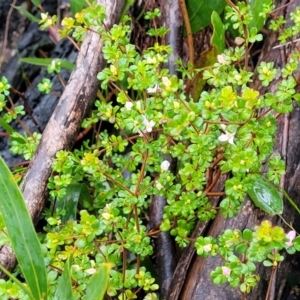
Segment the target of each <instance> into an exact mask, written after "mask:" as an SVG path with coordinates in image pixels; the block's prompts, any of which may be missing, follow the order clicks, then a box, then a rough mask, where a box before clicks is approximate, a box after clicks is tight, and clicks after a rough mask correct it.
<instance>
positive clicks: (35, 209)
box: [0, 0, 125, 277]
mask: <svg viewBox="0 0 300 300" xmlns="http://www.w3.org/2000/svg"><path fill="white" fill-rule="evenodd" d="M97 4H98V5H101V6H104V7H105V8H106V19H105V21H104V23H105V25H106V27H107V28H111V27H112V26H113V24H115V23H116V22H118V20H119V18H120V16H121V12H122V9H123V7H124V4H125V0H114V1H111V0H97ZM102 46H103V44H102V42H101V41H100V36H99V34H97V33H95V32H92V31H89V32H87V34H86V36H85V38H84V41H83V43H82V45H81V48H80V51H79V54H78V58H77V62H76V68H75V70H74V71H73V72H72V74H71V77H70V79H69V82H68V84H67V86H66V88H65V90H64V92H63V94H62V96H61V98H60V100H59V103H58V105H57V107H56V108H55V111H54V112H53V114H52V117H51V119H50V120H49V122H48V124H47V126H46V128H45V130H44V133H43V137H42V140H41V142H40V144H39V147H38V149H37V151H36V153H35V155H34V157H33V159H32V161H31V164H30V166H29V169H28V171H27V173H26V175H25V177H24V179H23V182H22V184H21V190H22V192H23V195H24V197H25V200H26V204H27V207H28V210H29V212H30V214H31V217H32V219H33V222H34V223H37V221H38V219H39V217H40V214H41V212H42V210H43V208H44V205H45V202H46V196H47V182H48V178H49V176H50V174H51V165H52V162H53V160H54V158H55V155H56V153H57V152H58V151H59V150H62V149H70V148H71V147H72V145H73V143H74V141H75V138H76V136H77V134H78V131H79V129H80V125H81V122H82V120H83V118H84V116H85V115H86V113H87V112H88V111H89V109H90V108H91V105H92V104H93V101H94V99H95V96H96V93H97V89H98V87H99V82H98V80H97V73H98V72H99V71H100V70H101V69H103V68H104V67H105V61H104V59H103V55H102V53H101V51H102ZM0 263H1V265H2V266H4V267H5V268H6V269H8V270H12V268H13V267H14V266H15V263H16V259H15V256H14V255H13V252H12V250H11V249H10V247H9V246H8V245H5V246H3V247H2V249H1V251H0ZM0 277H4V274H3V273H1V272H0Z"/></svg>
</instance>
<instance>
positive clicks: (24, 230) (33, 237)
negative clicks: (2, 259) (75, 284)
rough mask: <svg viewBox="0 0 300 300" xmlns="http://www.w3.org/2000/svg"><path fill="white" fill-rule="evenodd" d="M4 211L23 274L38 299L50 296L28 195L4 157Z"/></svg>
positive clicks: (0, 169) (0, 178)
mask: <svg viewBox="0 0 300 300" xmlns="http://www.w3.org/2000/svg"><path fill="white" fill-rule="evenodd" d="M0 191H1V192H0V211H1V213H2V215H3V219H4V223H5V226H6V228H7V231H8V235H9V238H10V243H11V247H12V249H13V250H14V252H15V254H16V257H17V260H18V262H19V266H20V268H21V270H22V273H23V276H24V278H25V280H26V283H27V284H28V287H29V289H30V290H31V293H32V295H33V296H34V299H36V300H40V299H44V300H46V299H47V276H46V267H45V264H44V258H43V253H42V249H41V244H40V242H39V240H38V237H37V234H36V232H35V229H34V226H33V223H32V220H31V217H30V215H29V212H28V210H27V207H26V204H25V201H24V198H23V195H22V193H21V192H20V190H19V188H18V185H17V184H16V182H15V180H14V178H13V176H12V174H11V172H10V170H9V168H8V167H7V165H6V164H5V162H4V161H3V159H2V158H1V157H0Z"/></svg>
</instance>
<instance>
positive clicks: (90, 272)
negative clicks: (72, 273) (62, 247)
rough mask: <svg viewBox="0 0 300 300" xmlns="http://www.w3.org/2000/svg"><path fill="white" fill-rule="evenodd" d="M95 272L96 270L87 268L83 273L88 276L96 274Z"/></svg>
mask: <svg viewBox="0 0 300 300" xmlns="http://www.w3.org/2000/svg"><path fill="white" fill-rule="evenodd" d="M96 271H97V270H96V269H95V268H89V269H87V270H85V272H87V273H88V274H90V275H92V274H94V273H96Z"/></svg>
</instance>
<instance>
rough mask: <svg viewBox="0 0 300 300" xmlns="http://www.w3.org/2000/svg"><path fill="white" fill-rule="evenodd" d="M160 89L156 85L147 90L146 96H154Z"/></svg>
mask: <svg viewBox="0 0 300 300" xmlns="http://www.w3.org/2000/svg"><path fill="white" fill-rule="evenodd" d="M160 91H161V89H160V87H159V85H158V84H156V85H155V86H154V87H153V88H147V93H148V94H154V93H157V92H160Z"/></svg>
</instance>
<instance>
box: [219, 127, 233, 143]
mask: <svg viewBox="0 0 300 300" xmlns="http://www.w3.org/2000/svg"><path fill="white" fill-rule="evenodd" d="M221 127H222V129H223V130H224V131H225V133H222V134H221V135H220V136H219V137H218V140H219V141H220V142H228V143H229V144H231V145H233V144H234V143H233V140H234V136H235V134H236V131H235V132H233V133H231V132H228V131H226V125H224V124H221Z"/></svg>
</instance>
